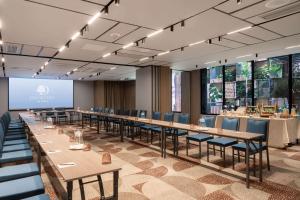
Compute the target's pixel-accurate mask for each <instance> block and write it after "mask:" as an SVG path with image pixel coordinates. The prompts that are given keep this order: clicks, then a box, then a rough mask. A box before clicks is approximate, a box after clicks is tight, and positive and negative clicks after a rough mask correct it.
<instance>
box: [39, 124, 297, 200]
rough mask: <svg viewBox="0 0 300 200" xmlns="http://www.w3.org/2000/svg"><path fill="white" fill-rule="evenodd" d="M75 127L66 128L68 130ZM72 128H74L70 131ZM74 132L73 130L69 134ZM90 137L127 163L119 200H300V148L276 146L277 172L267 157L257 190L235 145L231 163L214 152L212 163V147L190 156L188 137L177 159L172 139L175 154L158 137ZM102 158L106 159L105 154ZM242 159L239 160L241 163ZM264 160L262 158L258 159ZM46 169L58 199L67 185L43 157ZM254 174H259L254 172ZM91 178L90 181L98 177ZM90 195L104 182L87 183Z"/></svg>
mask: <svg viewBox="0 0 300 200" xmlns="http://www.w3.org/2000/svg"><path fill="white" fill-rule="evenodd" d="M74 128H75V127H72V128H71V127H69V126H66V127H65V130H71V129H74ZM70 132H71V131H70ZM69 134H70V133H69ZM84 140H85V142H86V143H90V144H92V150H94V151H97V152H99V151H105V152H109V153H111V155H112V160H113V162H118V163H120V164H121V165H122V170H121V172H120V179H119V199H121V200H122V199H128V200H146V199H171V200H176V199H180V200H181V199H184V200H189V199H207V200H208V199H217V200H227V199H228V200H230V199H241V200H248V199H249V200H250V199H251V200H252V199H258V200H265V199H266V200H267V199H269V200H276V199H278V200H294V199H300V146H297V145H295V146H293V147H290V148H288V149H287V150H279V149H272V148H271V149H270V158H271V171H270V172H268V171H267V169H266V163H265V160H266V158H265V154H264V156H263V160H264V163H263V166H264V170H263V178H264V179H263V182H262V183H260V182H259V181H258V180H257V178H256V177H253V176H252V177H251V179H252V180H251V188H250V189H247V188H246V186H245V182H244V170H245V164H244V163H243V160H241V161H242V162H241V163H237V164H236V165H235V170H232V165H231V163H232V157H231V155H230V152H231V149H229V150H228V155H227V157H226V166H225V168H224V167H223V164H222V159H221V158H220V157H219V156H218V154H217V156H213V155H212V153H211V162H210V163H207V162H206V146H205V144H203V146H202V149H203V151H202V156H203V157H202V159H201V160H200V159H199V158H198V156H199V155H198V146H196V145H195V146H194V145H192V147H191V149H190V155H191V157H186V156H185V140H184V138H182V139H181V140H180V152H179V158H175V157H173V156H172V155H171V154H172V142H171V140H168V150H169V153H170V154H169V155H168V156H167V158H166V159H163V158H161V157H160V152H159V151H158V149H159V144H158V138H156V140H155V143H154V144H153V145H150V146H147V145H148V144H146V142H145V138H144V137H143V140H142V141H140V140H139V138H138V139H136V140H135V141H131V140H130V139H125V141H124V142H123V143H121V142H120V138H119V137H115V136H114V135H113V134H111V133H110V134H107V133H105V132H102V133H101V134H97V133H96V131H95V130H91V129H89V128H86V129H85V132H84ZM99 162H100V158H99ZM236 162H237V161H236ZM257 163H258V162H257ZM43 165H44V170H43V173H42V178H43V180H44V182H45V186H46V191H47V193H49V194H50V196H51V198H52V199H61V198H62V197H64V195H65V191H66V188H65V187H66V186H65V183H64V182H63V181H62V179H61V177H60V176H59V174H58V172H57V171H55V170H54V168H52V167H51V163H50V162H48V161H47V158H43ZM251 175H253V174H251ZM257 175H258V172H257ZM102 178H103V181H104V187H105V195H106V196H108V195H110V194H111V193H112V174H108V175H105V176H103V177H102ZM94 179H95V178H89V179H86V180H84V181H89V180H94ZM85 193H86V199H99V187H98V183H97V182H94V183H90V184H87V185H85ZM73 199H80V192H79V187H78V184H77V183H75V185H74V192H73Z"/></svg>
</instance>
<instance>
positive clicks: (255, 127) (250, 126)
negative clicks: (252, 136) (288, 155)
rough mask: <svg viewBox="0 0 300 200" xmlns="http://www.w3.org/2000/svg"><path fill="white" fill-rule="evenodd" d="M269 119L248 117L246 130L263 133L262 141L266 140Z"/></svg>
mask: <svg viewBox="0 0 300 200" xmlns="http://www.w3.org/2000/svg"><path fill="white" fill-rule="evenodd" d="M268 130H269V121H268V120H258V119H248V121H247V132H250V133H258V134H263V135H264V137H263V141H264V142H266V141H267V140H268V132H269V131H268Z"/></svg>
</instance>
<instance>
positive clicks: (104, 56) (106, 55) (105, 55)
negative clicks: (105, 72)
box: [102, 53, 111, 58]
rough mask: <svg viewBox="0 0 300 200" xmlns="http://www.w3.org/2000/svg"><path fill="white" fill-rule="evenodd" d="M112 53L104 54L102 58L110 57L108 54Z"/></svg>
mask: <svg viewBox="0 0 300 200" xmlns="http://www.w3.org/2000/svg"><path fill="white" fill-rule="evenodd" d="M110 55H111V53H107V54H104V55H103V56H102V58H106V57H108V56H110Z"/></svg>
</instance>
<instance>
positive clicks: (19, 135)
mask: <svg viewBox="0 0 300 200" xmlns="http://www.w3.org/2000/svg"><path fill="white" fill-rule="evenodd" d="M19 139H26V135H25V134H17V135H7V136H5V139H4V140H5V141H9V140H19Z"/></svg>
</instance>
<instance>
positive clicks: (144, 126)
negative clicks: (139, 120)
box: [140, 125, 153, 130]
mask: <svg viewBox="0 0 300 200" xmlns="http://www.w3.org/2000/svg"><path fill="white" fill-rule="evenodd" d="M152 127H153V126H151V125H142V126H140V128H141V129H144V130H150V129H151V128H152Z"/></svg>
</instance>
